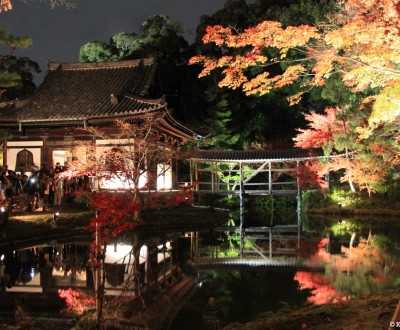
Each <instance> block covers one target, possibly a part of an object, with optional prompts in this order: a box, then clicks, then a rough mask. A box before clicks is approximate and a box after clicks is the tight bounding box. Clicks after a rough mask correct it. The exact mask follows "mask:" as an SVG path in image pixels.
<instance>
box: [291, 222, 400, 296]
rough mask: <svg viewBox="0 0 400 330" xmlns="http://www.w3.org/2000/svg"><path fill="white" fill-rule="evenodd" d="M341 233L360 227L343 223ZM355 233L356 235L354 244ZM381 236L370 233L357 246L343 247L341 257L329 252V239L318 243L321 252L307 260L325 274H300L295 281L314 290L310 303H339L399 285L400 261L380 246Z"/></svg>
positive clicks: (304, 287)
mask: <svg viewBox="0 0 400 330" xmlns="http://www.w3.org/2000/svg"><path fill="white" fill-rule="evenodd" d="M339 227H341V228H340V230H336V233H339V232H340V233H341V234H343V233H344V231H347V230H350V231H351V232H353V231H354V230H355V228H356V227H357V226H356V225H355V224H352V223H351V222H347V221H346V222H343V223H342V224H340V225H339ZM354 236H355V233H354V232H353V234H352V239H351V240H352V241H354ZM379 242H380V240H379V238H378V236H376V235H372V234H371V233H370V234H369V236H368V238H367V239H365V238H362V237H361V238H360V240H359V243H358V244H357V246H352V245H353V242H351V244H350V246H349V247H345V246H342V247H341V252H342V253H341V254H330V253H328V252H326V251H325V246H326V244H327V243H328V242H327V240H326V239H323V240H321V242H320V243H319V244H318V249H317V251H316V252H315V253H314V254H313V255H312V256H311V257H309V258H308V259H307V262H308V263H309V264H311V265H323V266H324V267H325V274H321V273H310V272H302V271H299V272H297V273H296V274H295V277H294V279H295V280H296V281H298V282H299V287H300V289H301V290H304V289H309V290H311V291H310V293H311V296H310V297H308V301H309V302H312V303H314V304H326V303H329V302H333V303H338V302H340V301H345V300H347V299H350V298H351V297H357V296H360V295H365V294H371V293H374V292H379V291H380V290H382V289H386V288H388V287H391V286H396V284H395V282H396V280H395V278H396V277H397V269H398V266H399V264H398V259H397V258H395V257H390V252H389V250H388V249H387V247H385V246H383V245H382V244H380V243H379Z"/></svg>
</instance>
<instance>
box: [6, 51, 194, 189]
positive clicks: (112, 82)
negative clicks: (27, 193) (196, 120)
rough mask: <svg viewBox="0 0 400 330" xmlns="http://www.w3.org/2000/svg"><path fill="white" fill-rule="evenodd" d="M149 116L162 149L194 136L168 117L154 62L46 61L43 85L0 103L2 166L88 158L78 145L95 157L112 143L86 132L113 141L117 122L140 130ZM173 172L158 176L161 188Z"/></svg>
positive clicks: (23, 168) (24, 167)
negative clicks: (93, 152) (98, 133)
mask: <svg viewBox="0 0 400 330" xmlns="http://www.w3.org/2000/svg"><path fill="white" fill-rule="evenodd" d="M149 118H150V120H151V118H154V119H156V118H157V119H156V120H154V123H153V127H152V131H153V133H152V134H153V135H155V137H154V138H153V139H155V138H156V139H158V140H159V141H160V142H162V145H163V146H164V148H165V146H166V145H168V146H170V147H171V148H172V147H173V148H179V147H180V146H181V145H183V144H185V143H186V142H188V141H190V140H193V139H196V138H197V134H196V133H195V132H194V131H192V130H191V129H189V128H187V127H185V126H184V125H182V124H180V123H179V122H178V121H176V120H175V119H174V118H173V117H172V115H171V111H170V109H169V108H168V105H167V103H166V101H165V99H164V97H163V94H162V91H161V90H160V86H159V84H158V81H157V74H156V63H155V60H154V59H153V58H147V59H140V60H130V61H120V62H99V63H49V66H48V72H47V74H46V76H45V78H44V81H43V83H42V84H41V85H40V86H39V88H38V89H37V90H36V92H35V93H34V94H33V95H32V96H31V97H30V98H28V99H26V100H15V101H11V102H3V103H0V130H2V131H3V132H4V133H5V136H6V138H4V140H3V141H2V146H3V148H2V151H3V155H2V156H3V165H7V166H8V169H11V170H15V171H16V172H24V173H28V172H31V171H32V168H39V167H40V166H41V165H43V164H44V165H46V166H47V167H48V168H50V167H53V166H54V165H55V164H56V163H57V162H59V163H60V164H64V163H65V162H68V163H71V162H73V161H75V160H79V159H81V160H82V159H85V158H86V157H87V154H88V150H87V148H85V147H82V145H83V144H82V142H85V143H90V144H91V145H92V146H93V147H94V148H96V149H97V151H96V154H98V152H99V150H100V149H104V148H110V147H111V146H112V143H113V142H112V141H105V140H104V138H101V137H99V136H96V134H93V133H92V132H90V130H89V129H88V128H95V129H98V130H100V131H101V132H103V133H104V134H105V135H107V136H111V137H112V136H113V134H114V133H115V134H114V135H115V136H116V138H117V136H118V132H116V131H115V130H116V126H115V123H116V122H117V121H124V122H128V123H131V124H134V125H137V127H140V125H142V124H143V123H144V122H145V121H149ZM159 165H160V166H162V164H159ZM171 170H172V166H171V169H168V170H165V169H164V170H163V171H164V172H163V173H161V174H160V175H161V176H163V178H162V180H161V181H162V182H163V188H170V187H172V185H173V182H172V181H171V180H173V177H174V176H173V173H171ZM166 180H167V181H171V182H166ZM158 188H159V187H158Z"/></svg>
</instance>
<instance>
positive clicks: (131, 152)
mask: <svg viewBox="0 0 400 330" xmlns="http://www.w3.org/2000/svg"><path fill="white" fill-rule="evenodd" d="M160 120H162V115H156V114H146V115H143V117H142V118H141V119H140V124H138V123H133V124H132V123H129V122H126V121H116V123H115V125H114V127H113V128H112V129H111V130H107V129H105V130H104V129H103V130H102V129H98V128H96V127H87V128H86V131H88V132H90V133H91V134H92V135H93V136H96V137H97V138H99V139H100V140H102V141H107V144H106V145H105V146H104V145H103V144H99V145H96V147H95V146H94V145H93V142H92V141H90V142H82V145H80V146H79V148H82V149H84V150H86V152H85V153H86V157H80V158H79V159H77V160H76V161H74V162H72V163H71V164H70V167H69V170H68V171H66V172H63V173H62V176H63V177H66V178H67V177H73V176H82V175H90V176H93V177H95V180H96V185H97V189H96V191H93V192H82V195H84V196H85V198H87V203H88V204H89V205H90V207H91V209H92V210H94V211H95V215H94V216H93V217H92V218H91V219H90V222H89V225H88V226H87V227H86V230H89V231H91V232H92V233H93V241H92V243H91V246H90V262H89V263H90V265H91V267H92V268H93V271H94V273H96V274H98V275H97V289H96V290H97V291H96V292H97V293H96V297H97V319H98V322H101V320H102V318H103V300H104V290H105V289H104V286H105V281H106V277H105V269H104V258H105V255H106V250H107V245H108V244H109V243H110V240H111V239H113V238H115V237H117V236H118V235H120V234H122V233H125V232H128V231H132V230H133V229H135V228H136V227H137V226H138V225H139V224H140V222H141V221H142V218H141V214H142V212H143V211H144V210H152V211H153V212H158V211H160V210H162V209H165V208H171V207H174V206H177V205H180V204H182V203H186V202H190V201H192V191H191V187H185V189H183V190H182V191H177V192H173V193H163V194H161V193H156V192H154V190H155V189H156V182H157V178H158V177H161V176H163V175H165V173H167V172H168V171H170V170H171V167H172V160H173V159H178V158H179V157H181V153H183V152H181V151H179V148H178V146H177V145H174V143H173V142H171V141H170V140H169V139H168V138H167V137H166V136H165V135H163V134H162V133H161V132H160V130H159V124H160ZM160 165H162V166H160ZM131 236H134V235H130V237H131ZM139 248H140V247H139V246H138V240H137V239H135V237H132V253H136V251H139ZM129 259H130V263H131V266H132V269H133V270H134V273H133V274H132V276H130V277H129V279H128V280H127V281H128V282H129V283H124V287H125V288H133V289H134V290H136V291H137V292H136V293H137V294H138V295H140V292H139V290H140V285H139V275H138V274H139V271H138V269H139V257H138V255H137V256H136V255H135V257H134V258H129ZM127 267H128V266H127Z"/></svg>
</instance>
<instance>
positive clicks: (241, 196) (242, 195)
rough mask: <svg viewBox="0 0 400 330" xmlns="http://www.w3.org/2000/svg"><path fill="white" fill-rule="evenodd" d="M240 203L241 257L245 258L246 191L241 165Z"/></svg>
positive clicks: (240, 166) (241, 165)
mask: <svg viewBox="0 0 400 330" xmlns="http://www.w3.org/2000/svg"><path fill="white" fill-rule="evenodd" d="M239 185H240V191H239V203H240V211H239V212H240V257H241V258H242V257H243V239H244V234H243V226H244V189H243V164H242V162H240V163H239Z"/></svg>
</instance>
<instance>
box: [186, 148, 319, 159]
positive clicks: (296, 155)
mask: <svg viewBox="0 0 400 330" xmlns="http://www.w3.org/2000/svg"><path fill="white" fill-rule="evenodd" d="M322 156H324V154H323V151H322V149H299V148H297V149H288V150H237V151H217V150H200V149H198V150H196V151H194V153H193V154H192V155H191V157H190V158H192V159H194V160H204V161H228V162H229V161H255V160H256V161H268V160H296V159H307V158H313V157H322Z"/></svg>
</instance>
